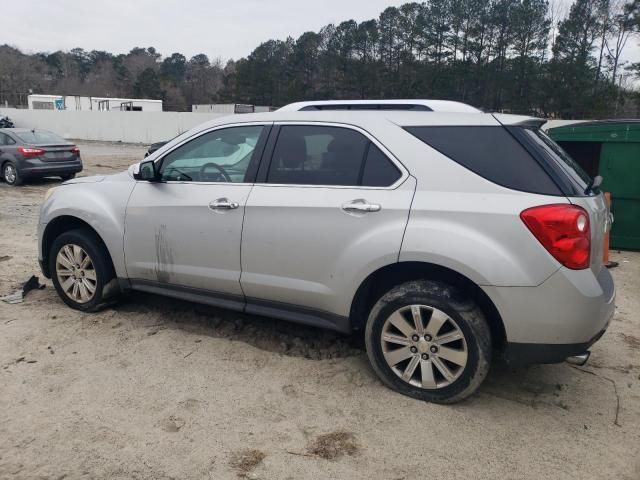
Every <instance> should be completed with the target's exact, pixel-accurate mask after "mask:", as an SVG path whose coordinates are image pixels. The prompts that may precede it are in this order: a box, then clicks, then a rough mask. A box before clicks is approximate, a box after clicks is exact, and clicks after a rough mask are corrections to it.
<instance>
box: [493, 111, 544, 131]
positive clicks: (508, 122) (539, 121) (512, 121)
mask: <svg viewBox="0 0 640 480" xmlns="http://www.w3.org/2000/svg"><path fill="white" fill-rule="evenodd" d="M492 116H493V118H495V119H496V120H497V121H498V122H500V125H502V126H503V127H525V128H542V126H543V125H544V124H545V123H547V120H546V119H544V118H535V117H525V116H520V115H500V114H495V113H494V114H492Z"/></svg>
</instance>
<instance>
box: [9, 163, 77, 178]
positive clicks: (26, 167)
mask: <svg viewBox="0 0 640 480" xmlns="http://www.w3.org/2000/svg"><path fill="white" fill-rule="evenodd" d="M17 169H18V173H19V174H20V175H21V176H23V177H43V176H46V175H70V174H73V173H78V172H81V171H82V161H81V160H75V161H72V162H53V161H50V162H43V161H42V160H40V159H39V158H30V159H28V160H27V159H25V160H23V161H22V162H19V163H18V165H17Z"/></svg>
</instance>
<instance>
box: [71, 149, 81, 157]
mask: <svg viewBox="0 0 640 480" xmlns="http://www.w3.org/2000/svg"><path fill="white" fill-rule="evenodd" d="M71 153H75V154H76V155H80V149H79V148H78V147H73V148H72V149H71Z"/></svg>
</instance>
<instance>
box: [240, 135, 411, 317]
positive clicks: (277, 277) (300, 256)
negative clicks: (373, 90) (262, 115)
mask: <svg viewBox="0 0 640 480" xmlns="http://www.w3.org/2000/svg"><path fill="white" fill-rule="evenodd" d="M276 137H277V140H275V141H274V140H273V139H275V138H276ZM269 143H271V146H270V147H268V148H267V152H266V153H265V158H264V160H263V162H262V163H261V166H260V172H259V176H258V181H257V183H256V185H255V187H254V188H253V190H252V191H251V194H250V196H249V200H248V201H247V207H246V212H245V221H244V228H243V234H242V277H241V284H242V289H243V291H244V293H245V295H246V296H247V311H250V312H256V313H260V312H262V313H265V309H267V311H268V309H269V308H277V309H280V310H287V309H292V310H294V309H296V308H298V309H299V308H300V307H303V308H305V309H310V310H311V311H313V312H315V314H316V315H317V314H319V313H321V312H326V313H330V314H333V315H339V316H341V317H346V316H348V315H349V308H350V302H351V300H352V298H353V294H354V293H355V288H357V285H358V284H359V282H360V281H362V280H363V279H364V278H363V275H364V276H366V273H365V272H371V271H373V270H375V269H376V268H377V266H382V265H386V264H389V263H393V262H396V261H397V257H398V253H399V251H400V246H401V242H402V235H403V233H404V229H405V226H406V223H407V219H408V214H409V209H410V205H411V199H412V196H413V193H414V190H415V179H413V177H410V176H409V175H408V173H407V172H406V170H405V169H404V168H403V167H402V165H401V164H399V162H397V160H395V159H392V157H391V155H390V153H389V152H388V151H387V150H386V149H385V148H384V147H383V146H382V145H381V144H379V143H378V142H377V141H376V140H375V139H373V138H371V137H369V136H368V135H367V134H366V133H365V132H363V131H360V130H359V129H357V128H351V127H346V126H344V125H340V126H338V125H330V124H317V123H316V124H283V125H279V126H276V127H274V131H273V132H272V139H270V141H269ZM310 313H311V312H310ZM338 328H340V326H338Z"/></svg>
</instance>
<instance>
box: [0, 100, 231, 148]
mask: <svg viewBox="0 0 640 480" xmlns="http://www.w3.org/2000/svg"><path fill="white" fill-rule="evenodd" d="M5 115H6V116H8V117H10V118H11V120H13V122H14V123H15V125H16V127H21V128H42V129H44V130H50V131H52V132H55V133H57V134H58V135H61V136H63V137H65V138H75V139H78V140H101V141H114V142H118V141H121V142H127V143H145V144H146V143H153V142H160V141H163V140H170V139H172V138H173V137H175V136H176V135H179V134H180V133H182V132H185V131H187V130H189V129H191V128H193V127H195V126H196V125H200V124H201V123H204V122H207V121H209V120H212V119H214V118H219V117H223V116H225V115H224V114H220V113H190V112H189V113H187V112H184V113H183V112H113V111H111V112H95V111H88V112H87V111H73V110H67V111H60V112H56V111H49V110H22V109H15V108H0V116H5Z"/></svg>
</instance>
